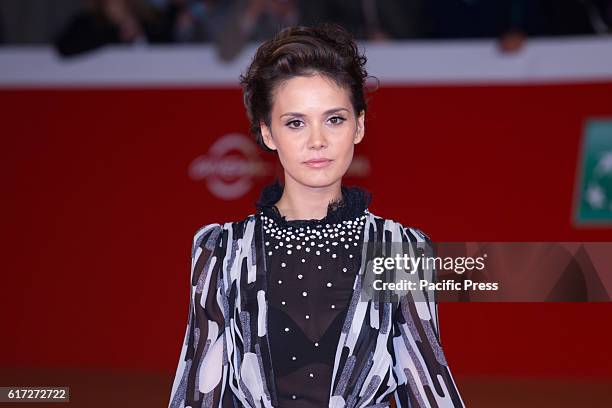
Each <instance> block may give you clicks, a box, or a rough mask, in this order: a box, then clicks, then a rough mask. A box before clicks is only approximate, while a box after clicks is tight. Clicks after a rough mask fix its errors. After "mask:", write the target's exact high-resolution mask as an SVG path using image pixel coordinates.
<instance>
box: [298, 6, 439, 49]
mask: <svg viewBox="0 0 612 408" xmlns="http://www.w3.org/2000/svg"><path fill="white" fill-rule="evenodd" d="M298 3H299V8H300V15H301V21H302V23H304V24H306V25H310V24H316V23H321V22H326V21H328V22H334V23H337V24H340V25H341V26H343V27H345V28H346V29H347V30H348V31H349V32H350V33H352V34H353V35H354V36H355V38H356V39H358V40H370V41H378V40H391V39H404V38H420V37H426V36H429V35H430V31H431V22H430V21H429V18H428V15H426V14H425V3H426V0H361V1H354V0H329V1H308V0H299V2H298Z"/></svg>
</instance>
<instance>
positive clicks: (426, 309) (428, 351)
mask: <svg viewBox="0 0 612 408" xmlns="http://www.w3.org/2000/svg"><path fill="white" fill-rule="evenodd" d="M400 228H401V230H402V241H403V242H421V243H430V242H431V241H430V239H429V237H427V235H425V234H424V233H423V232H422V231H420V230H418V229H416V228H409V227H404V226H401V227H400ZM419 279H426V280H428V281H430V282H435V270H434V268H419ZM417 294H418V296H417V297H418V299H416V300H415V299H414V297H413V292H410V291H409V292H408V293H406V294H405V295H404V296H402V297H401V301H400V302H399V304H398V309H397V310H396V312H395V314H394V319H393V349H394V356H395V365H394V367H393V368H394V371H395V374H396V376H397V378H398V387H397V389H396V391H395V401H396V404H397V407H398V408H402V407H464V406H465V405H464V403H463V400H462V399H461V396H460V394H459V391H458V389H457V386H456V384H455V381H454V380H453V376H452V375H451V371H450V368H449V366H448V363H447V361H446V358H445V356H444V351H443V350H442V345H441V344H440V334H439V333H440V332H439V325H438V308H437V303H436V299H435V293H434V292H432V291H421V292H418V293H417Z"/></svg>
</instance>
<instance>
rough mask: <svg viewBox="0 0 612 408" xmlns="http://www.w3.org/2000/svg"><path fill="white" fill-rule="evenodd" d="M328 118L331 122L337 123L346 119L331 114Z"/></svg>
mask: <svg viewBox="0 0 612 408" xmlns="http://www.w3.org/2000/svg"><path fill="white" fill-rule="evenodd" d="M329 120H330V121H331V122H332V124H334V125H339V124H340V123H342V122H344V121H345V120H346V119H344V118H343V117H342V116H332V117H331V118H329Z"/></svg>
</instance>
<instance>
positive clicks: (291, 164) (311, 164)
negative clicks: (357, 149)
mask: <svg viewBox="0 0 612 408" xmlns="http://www.w3.org/2000/svg"><path fill="white" fill-rule="evenodd" d="M349 92H350V91H349V90H348V89H344V88H342V87H339V86H338V85H336V84H335V83H334V82H333V81H332V80H331V79H329V78H327V77H325V76H322V75H320V74H315V75H312V76H299V77H295V78H291V79H289V80H287V81H284V82H282V83H281V84H280V85H279V86H278V87H277V88H276V91H275V92H274V95H273V104H272V111H271V114H270V127H267V126H266V124H265V123H263V121H262V122H261V123H260V126H261V132H262V136H263V140H264V142H265V143H266V145H267V146H268V147H269V148H271V149H274V150H277V152H278V157H279V159H280V162H281V164H282V165H283V168H284V170H285V183H287V182H289V178H290V179H293V180H294V181H296V182H298V183H300V184H302V185H305V186H309V187H325V186H329V185H332V184H334V183H335V182H337V181H339V180H340V179H341V178H342V176H343V175H344V173H346V171H347V169H348V167H349V166H350V164H351V160H352V159H353V150H354V145H355V144H357V143H359V142H360V141H361V139H363V136H364V130H365V129H364V118H365V113H364V112H362V113H361V114H360V115H359V116H358V117H357V116H356V115H355V112H354V110H353V106H352V104H351V101H350V97H349V95H350V94H349ZM314 160H318V161H314Z"/></svg>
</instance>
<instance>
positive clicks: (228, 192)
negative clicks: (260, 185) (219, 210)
mask: <svg viewBox="0 0 612 408" xmlns="http://www.w3.org/2000/svg"><path fill="white" fill-rule="evenodd" d="M271 167H272V166H271V164H270V163H268V162H266V161H265V160H262V158H261V156H260V155H259V150H258V147H257V145H256V144H255V142H254V141H252V140H251V139H250V138H248V137H246V136H245V135H243V134H241V133H229V134H226V135H224V136H222V137H220V138H219V139H217V141H216V142H215V143H213V144H212V146H210V149H208V153H206V154H204V155H201V156H198V157H196V158H195V159H194V160H193V161H192V162H191V164H190V165H189V177H190V178H191V179H192V180H196V181H205V182H206V185H207V187H208V189H209V191H210V192H211V194H213V195H214V196H215V197H217V198H220V199H223V200H234V199H237V198H240V197H242V196H244V195H245V194H247V193H248V192H249V191H250V190H251V188H253V185H254V184H255V180H256V179H257V178H263V177H266V176H268V175H270V174H271V172H272V169H271Z"/></svg>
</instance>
